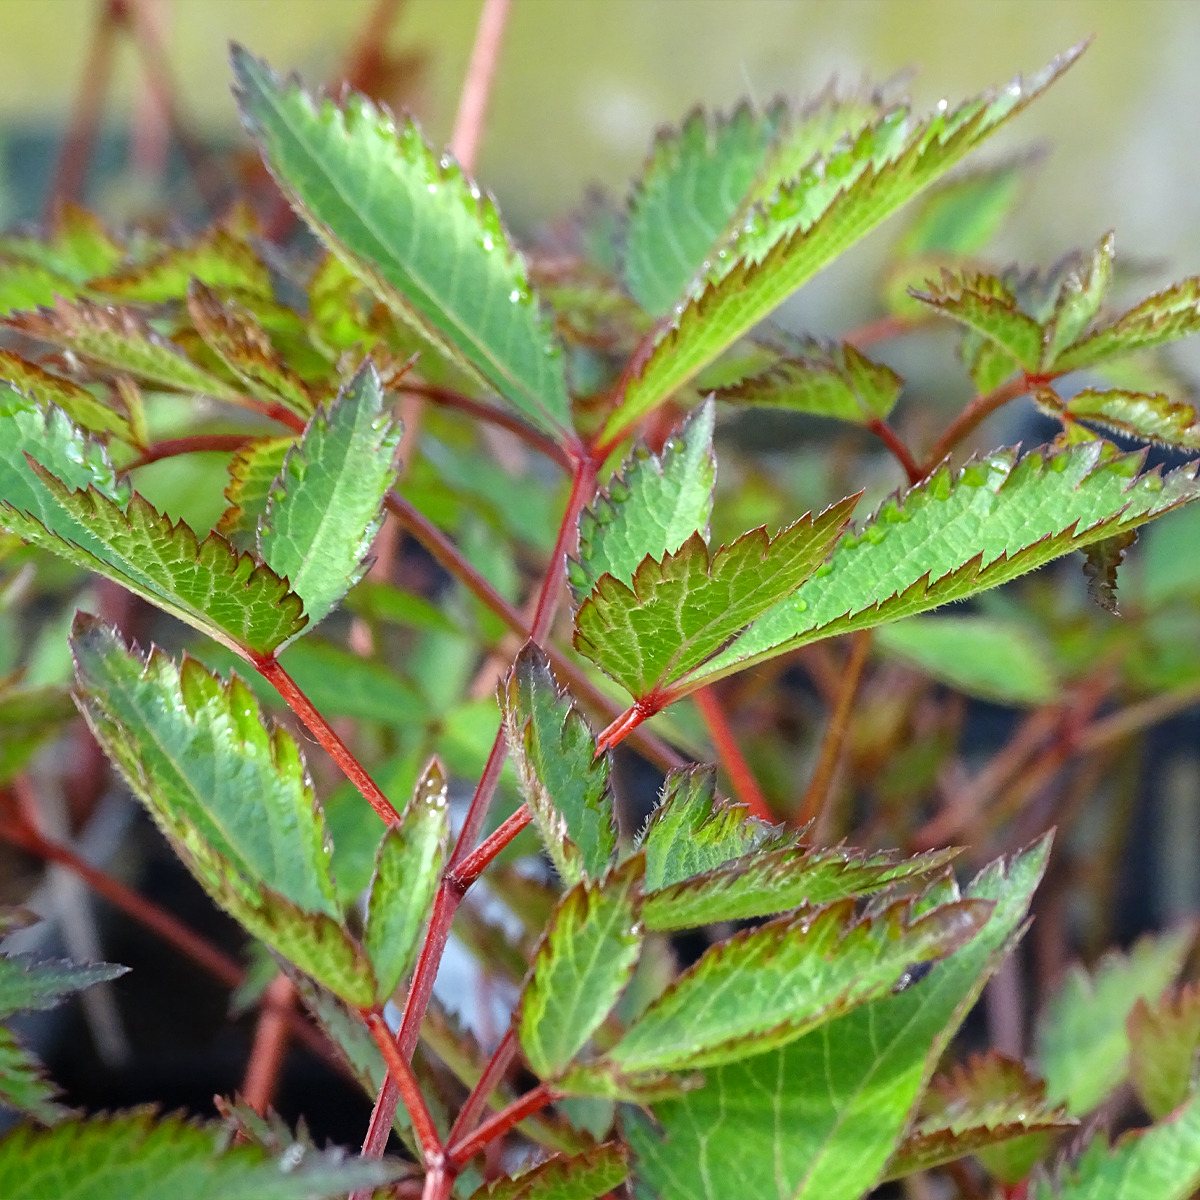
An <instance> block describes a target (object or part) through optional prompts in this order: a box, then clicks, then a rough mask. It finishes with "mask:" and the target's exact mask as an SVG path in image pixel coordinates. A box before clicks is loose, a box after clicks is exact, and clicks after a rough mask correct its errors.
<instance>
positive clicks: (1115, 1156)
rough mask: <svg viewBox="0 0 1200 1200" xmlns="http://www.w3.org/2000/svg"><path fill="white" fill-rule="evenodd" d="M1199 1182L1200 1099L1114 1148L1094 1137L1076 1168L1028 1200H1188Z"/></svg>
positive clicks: (1045, 1184) (1039, 1185)
mask: <svg viewBox="0 0 1200 1200" xmlns="http://www.w3.org/2000/svg"><path fill="white" fill-rule="evenodd" d="M1197 1184H1200V1099H1193V1100H1192V1101H1191V1102H1190V1103H1189V1104H1188V1106H1187V1107H1186V1108H1184V1109H1181V1110H1180V1111H1179V1112H1178V1113H1177V1114H1176V1115H1175V1116H1174V1117H1173V1118H1171V1119H1170V1120H1167V1121H1163V1122H1162V1123H1161V1124H1159V1125H1152V1126H1150V1128H1149V1129H1133V1130H1130V1131H1129V1132H1128V1133H1127V1134H1125V1136H1124V1137H1122V1138H1121V1139H1120V1140H1119V1141H1118V1142H1117V1143H1116V1145H1115V1146H1113V1147H1112V1149H1109V1148H1108V1147H1107V1146H1106V1145H1105V1144H1104V1138H1103V1137H1102V1136H1101V1137H1097V1138H1095V1139H1094V1140H1093V1141H1092V1143H1091V1145H1090V1146H1088V1148H1087V1150H1085V1151H1084V1153H1083V1157H1082V1158H1081V1159H1080V1160H1079V1162H1078V1163H1076V1164H1075V1166H1074V1167H1073V1168H1072V1169H1070V1170H1067V1171H1065V1172H1064V1173H1063V1174H1062V1175H1061V1176H1060V1178H1059V1179H1058V1181H1057V1184H1056V1185H1051V1184H1050V1183H1049V1182H1047V1181H1046V1180H1045V1179H1042V1180H1039V1181H1038V1182H1036V1183H1035V1184H1034V1185H1033V1191H1032V1192H1031V1194H1030V1200H1186V1197H1188V1196H1190V1195H1192V1193H1193V1192H1194V1191H1195V1189H1196V1186H1197Z"/></svg>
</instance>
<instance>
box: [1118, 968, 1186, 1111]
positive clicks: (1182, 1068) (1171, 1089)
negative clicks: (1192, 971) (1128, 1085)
mask: <svg viewBox="0 0 1200 1200" xmlns="http://www.w3.org/2000/svg"><path fill="white" fill-rule="evenodd" d="M1125 1028H1126V1031H1127V1032H1128V1034H1129V1046H1130V1054H1129V1075H1130V1078H1131V1079H1132V1081H1133V1086H1134V1090H1135V1091H1136V1092H1137V1094H1138V1099H1139V1100H1141V1102H1142V1104H1143V1105H1144V1106H1145V1109H1146V1111H1147V1112H1148V1113H1149V1114H1150V1115H1151V1117H1153V1118H1154V1119H1155V1120H1156V1121H1157V1120H1161V1119H1162V1118H1163V1117H1165V1116H1166V1115H1167V1113H1169V1112H1174V1110H1175V1109H1176V1108H1178V1107H1179V1106H1180V1105H1181V1104H1182V1103H1183V1102H1184V1101H1185V1100H1186V1099H1187V1098H1188V1097H1189V1096H1190V1095H1191V1094H1192V1092H1193V1091H1194V1090H1195V1077H1196V1063H1197V1056H1198V1055H1200V985H1197V984H1188V985H1187V986H1185V987H1182V988H1180V989H1179V991H1178V992H1176V993H1174V994H1172V993H1170V992H1165V993H1164V994H1163V995H1161V996H1160V997H1159V998H1158V999H1157V1001H1155V1002H1154V1003H1153V1004H1152V1005H1151V1004H1147V1003H1146V999H1145V997H1141V998H1139V1000H1138V1002H1137V1003H1136V1004H1135V1005H1134V1006H1133V1011H1132V1012H1131V1013H1130V1014H1129V1018H1128V1020H1127V1021H1126V1023H1125Z"/></svg>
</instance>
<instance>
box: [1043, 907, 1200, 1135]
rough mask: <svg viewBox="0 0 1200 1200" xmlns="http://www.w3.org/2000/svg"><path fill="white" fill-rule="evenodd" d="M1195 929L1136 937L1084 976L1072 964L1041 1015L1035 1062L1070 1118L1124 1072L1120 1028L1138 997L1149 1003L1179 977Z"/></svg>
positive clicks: (1125, 1045) (1125, 1050)
mask: <svg viewBox="0 0 1200 1200" xmlns="http://www.w3.org/2000/svg"><path fill="white" fill-rule="evenodd" d="M1194 932H1195V931H1194V930H1192V929H1190V928H1186V929H1181V930H1176V931H1175V932H1174V933H1168V934H1160V935H1159V936H1157V937H1151V936H1146V937H1143V938H1141V939H1140V940H1139V941H1138V942H1137V943H1136V944H1135V945H1134V947H1133V949H1132V950H1131V951H1130V952H1129V954H1128V955H1125V954H1120V953H1117V952H1115V951H1114V952H1112V953H1110V954H1107V955H1105V957H1104V958H1103V959H1101V960H1100V962H1099V964H1098V965H1097V966H1096V968H1095V970H1094V971H1093V972H1092V973H1091V975H1090V976H1089V975H1088V973H1087V972H1086V971H1084V970H1083V968H1082V967H1079V966H1076V967H1074V968H1073V969H1072V970H1071V971H1070V973H1069V974H1068V975H1067V977H1066V979H1065V980H1064V981H1063V982H1062V984H1061V985H1060V986H1059V989H1058V991H1057V992H1055V994H1054V995H1053V996H1052V997H1051V999H1050V1001H1049V1003H1048V1004H1047V1005H1046V1007H1045V1009H1044V1010H1043V1012H1042V1016H1041V1019H1040V1020H1039V1022H1038V1029H1037V1058H1036V1061H1037V1065H1038V1069H1039V1070H1040V1071H1041V1073H1042V1075H1043V1076H1044V1077H1045V1080H1046V1085H1047V1094H1048V1095H1049V1097H1050V1099H1051V1100H1053V1101H1062V1102H1064V1103H1065V1104H1066V1106H1067V1111H1068V1112H1069V1113H1071V1114H1072V1115H1073V1116H1075V1115H1078V1116H1082V1115H1083V1114H1084V1113H1086V1112H1090V1111H1091V1110H1092V1109H1093V1108H1095V1107H1096V1105H1097V1104H1099V1103H1100V1101H1101V1100H1103V1099H1104V1097H1105V1096H1107V1095H1108V1094H1109V1092H1111V1091H1112V1090H1113V1088H1115V1087H1116V1086H1117V1085H1118V1084H1119V1083H1120V1082H1121V1081H1122V1080H1123V1079H1124V1078H1125V1076H1126V1075H1127V1073H1128V1071H1129V1036H1128V1034H1127V1032H1126V1027H1125V1023H1126V1020H1127V1018H1128V1017H1129V1014H1130V1013H1131V1012H1132V1011H1133V1007H1134V1005H1135V1004H1136V1003H1137V1002H1138V1000H1139V999H1145V1000H1149V1001H1155V1000H1157V999H1158V998H1159V996H1161V995H1162V994H1163V992H1165V991H1166V989H1167V988H1168V987H1170V985H1171V983H1172V982H1173V981H1174V979H1175V977H1176V976H1177V975H1178V974H1179V971H1180V969H1181V967H1182V966H1183V961H1184V959H1185V958H1186V957H1187V953H1188V950H1189V949H1190V947H1191V944H1192V941H1193V938H1194Z"/></svg>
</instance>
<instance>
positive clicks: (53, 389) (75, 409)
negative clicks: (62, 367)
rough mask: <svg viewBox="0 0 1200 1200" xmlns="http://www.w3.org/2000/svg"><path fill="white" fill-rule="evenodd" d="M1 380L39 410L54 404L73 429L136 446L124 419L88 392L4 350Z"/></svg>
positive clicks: (1, 355)
mask: <svg viewBox="0 0 1200 1200" xmlns="http://www.w3.org/2000/svg"><path fill="white" fill-rule="evenodd" d="M0 379H3V380H4V381H5V382H6V383H8V384H9V385H10V386H11V387H12V388H13V390H14V391H16V392H18V393H20V394H21V395H22V396H27V397H28V398H29V399H30V400H34V401H36V402H37V404H38V405H39V406H40V407H42V408H47V407H48V406H49V405H51V404H57V405H58V407H59V408H61V409H62V410H63V412H65V413H66V414H67V416H68V417H70V418H71V420H72V421H74V422H75V424H76V425H78V426H80V427H81V428H83V429H86V430H88V431H89V432H91V433H97V434H101V435H103V434H110V433H111V434H116V436H117V437H118V438H120V439H121V441H123V442H128V443H129V444H130V445H131V446H133V445H137V443H138V439H137V438H136V437H135V436H134V433H133V430H132V429H131V428H130V425H129V422H128V421H127V420H126V419H125V417H123V416H121V414H120V413H118V412H114V411H113V410H112V409H111V408H109V407H108V405H107V404H101V403H100V401H99V400H97V399H96V397H95V396H93V395H92V394H91V392H89V391H86V390H85V389H83V388H81V387H80V386H79V385H78V384H76V383H72V382H71V381H70V380H69V379H62V378H60V377H59V376H58V375H51V374H50V372H49V371H43V370H42V368H41V367H38V366H35V365H34V364H33V363H31V362H26V361H25V360H24V359H23V358H19V357H18V356H17V355H15V354H11V353H9V351H7V350H0Z"/></svg>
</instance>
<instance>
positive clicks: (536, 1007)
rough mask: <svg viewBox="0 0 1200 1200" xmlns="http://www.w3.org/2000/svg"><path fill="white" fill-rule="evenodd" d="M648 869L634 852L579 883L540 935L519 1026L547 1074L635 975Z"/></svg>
mask: <svg viewBox="0 0 1200 1200" xmlns="http://www.w3.org/2000/svg"><path fill="white" fill-rule="evenodd" d="M644 872H645V862H644V860H643V859H642V857H641V856H640V855H634V856H633V857H632V858H630V859H628V860H627V861H626V862H625V863H623V864H622V865H621V866H620V867H618V868H616V869H615V870H614V871H613V872H612V873H611V874H610V875H609V876H608V877H607V878H606V879H605V880H604V882H603V883H578V884H576V885H575V886H574V887H573V888H572V889H571V890H570V891H569V892H567V894H566V895H565V896H564V897H563V898H562V900H561V901H560V902H559V905H558V907H557V908H556V909H555V911H554V915H553V916H552V917H551V919H550V924H549V925H548V926H547V927H546V931H545V933H544V934H543V935H542V942H541V944H540V946H539V947H538V951H537V955H536V956H535V958H534V962H533V968H532V970H531V972H530V976H529V980H528V982H527V983H526V985H525V990H524V992H523V993H522V995H521V999H520V1001H519V1003H518V1006H517V1015H516V1025H517V1033H518V1036H519V1037H520V1041H521V1048H522V1050H524V1051H525V1057H526V1058H527V1059H528V1060H529V1065H530V1066H531V1067H532V1068H533V1069H534V1071H536V1072H537V1074H538V1075H540V1076H542V1078H544V1079H550V1078H553V1077H554V1076H555V1075H557V1074H559V1073H560V1072H561V1071H563V1069H564V1068H565V1067H566V1066H567V1065H568V1063H570V1061H571V1059H572V1058H574V1057H575V1055H576V1054H577V1053H578V1052H579V1051H580V1050H581V1049H583V1047H584V1046H585V1045H586V1043H587V1041H588V1039H589V1038H590V1037H591V1036H592V1034H593V1033H594V1032H595V1031H596V1030H597V1029H598V1028H599V1026H600V1024H601V1022H602V1021H603V1020H604V1018H605V1017H606V1016H607V1015H608V1012H609V1010H610V1009H611V1008H612V1006H613V1005H614V1004H615V1003H616V1002H617V997H618V996H620V994H621V992H622V991H623V990H624V987H625V985H626V983H628V982H629V979H630V976H631V975H632V974H633V968H634V966H635V965H636V964H637V959H638V954H639V952H640V950H641V944H642V933H641V926H640V924H639V921H638V907H639V902H640V899H641V896H640V890H641V882H642V876H643V874H644Z"/></svg>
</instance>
